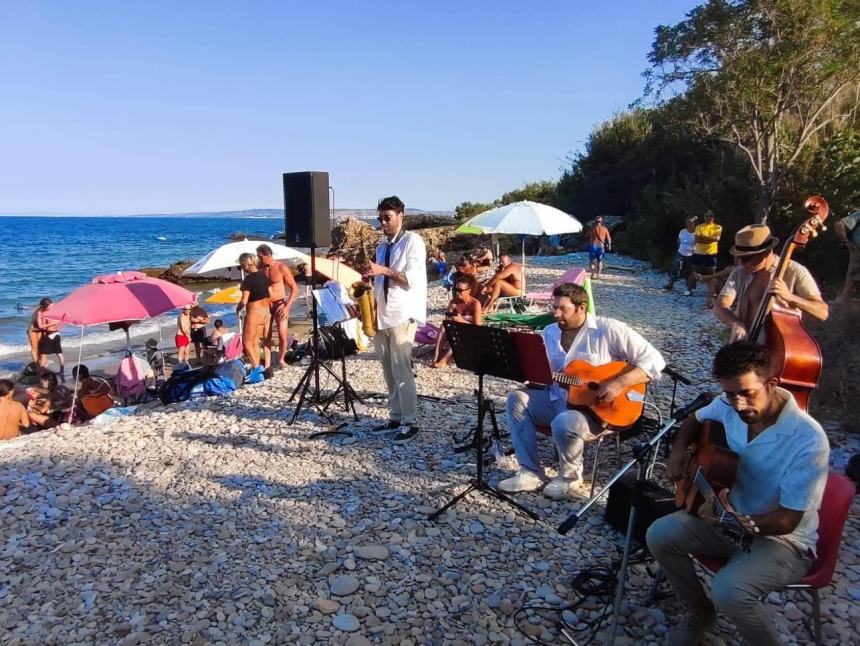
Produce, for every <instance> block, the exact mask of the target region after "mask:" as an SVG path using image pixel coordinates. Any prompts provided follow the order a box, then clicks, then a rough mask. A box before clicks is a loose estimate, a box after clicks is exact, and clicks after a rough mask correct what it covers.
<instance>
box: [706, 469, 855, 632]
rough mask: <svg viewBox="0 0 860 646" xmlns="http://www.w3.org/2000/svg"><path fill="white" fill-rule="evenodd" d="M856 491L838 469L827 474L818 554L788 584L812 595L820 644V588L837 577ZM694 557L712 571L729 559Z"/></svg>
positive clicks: (819, 516)
mask: <svg viewBox="0 0 860 646" xmlns="http://www.w3.org/2000/svg"><path fill="white" fill-rule="evenodd" d="M855 493H856V487H855V485H854V483H853V482H852V481H851V480H849V479H848V478H846V477H845V476H843V475H840V474H838V473H831V474H830V475H829V476H827V484H826V485H825V487H824V496H823V497H822V499H821V509H819V510H818V543H817V544H816V548H817V549H816V551H817V553H818V557H817V558H816V559H815V561H814V562H813V564H812V566H811V567H810V568H809V571H808V572H807V573H806V576H805V577H803V578H802V579H801V580H800V581H798V582H797V583H792V584H790V585H787V586H786V587H785V589H786V590H802V591H804V592H806V593H807V594H808V595H809V596H810V597H811V600H812V618H813V621H814V634H815V643H816V644H821V601H820V598H819V595H818V591H819V590H820V589H821V588H824V587H826V586H828V585H829V584H830V581H831V580H832V579H833V571H834V570H835V569H836V559H837V557H838V556H839V547H840V546H841V545H842V531H843V529H844V527H845V520H846V519H847V518H848V512H849V511H850V510H851V499H852V498H853V497H854V494H855ZM694 558H695V559H696V560H697V561H699V563H701V564H702V566H703V567H704V568H705V569H706V570H708V571H709V572H710V573H711V574H714V573H716V572H719V571H720V570H721V569H722V568H723V566H724V565H725V564H726V563H727V562H728V561H727V560H726V559H721V558H715V557H712V556H695V557H694Z"/></svg>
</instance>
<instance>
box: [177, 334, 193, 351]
mask: <svg viewBox="0 0 860 646" xmlns="http://www.w3.org/2000/svg"><path fill="white" fill-rule="evenodd" d="M173 339H174V340H175V341H176V347H177V348H184V347H185V346H187V345H188V344H189V343H191V340H190V339H189V338H188V337H187V336H185V335H184V334H177V335H176V336H175V337H173Z"/></svg>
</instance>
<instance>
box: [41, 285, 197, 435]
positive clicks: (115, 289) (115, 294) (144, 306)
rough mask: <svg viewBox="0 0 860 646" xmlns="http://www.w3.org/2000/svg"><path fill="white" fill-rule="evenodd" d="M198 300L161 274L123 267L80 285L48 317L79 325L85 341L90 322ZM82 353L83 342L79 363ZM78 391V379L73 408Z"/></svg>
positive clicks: (130, 317)
mask: <svg viewBox="0 0 860 646" xmlns="http://www.w3.org/2000/svg"><path fill="white" fill-rule="evenodd" d="M196 301H197V296H196V294H194V292H191V291H189V290H187V289H185V288H184V287H180V286H179V285H174V284H173V283H170V282H168V281H166V280H161V279H159V278H150V277H149V276H147V275H146V274H144V273H143V272H140V271H120V272H117V273H115V274H105V275H103V276H96V277H95V278H93V280H92V282H91V283H89V284H87V285H83V286H82V287H79V288H78V289H76V290H75V291H73V292H72V293H71V294H69V295H68V296H66V297H65V298H64V299H62V300H60V301H57V302H56V303H54V304H53V305H51V308H50V310H49V311H48V313H47V314H46V315H45V317H46V318H48V319H51V320H54V321H61V322H63V323H68V324H70V325H77V326H79V327H80V328H81V341H83V337H84V330H85V329H86V327H87V326H88V325H101V324H105V323H117V322H120V321H142V320H144V319H148V318H151V317H153V316H159V315H161V314H164V313H165V312H169V311H170V310H174V309H176V308H179V307H184V306H186V305H193V304H194V303H195V302H196ZM159 332H160V329H159ZM126 333H127V332H126ZM82 353H83V343H81V344H80V346H79V349H78V365H80V363H81V356H82ZM163 360H164V359H163V355H162V361H163ZM77 391H78V384H77V381H75V390H74V393H73V396H72V408H74V403H75V399H76V398H77ZM70 419H71V416H70Z"/></svg>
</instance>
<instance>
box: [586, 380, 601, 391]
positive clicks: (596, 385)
mask: <svg viewBox="0 0 860 646" xmlns="http://www.w3.org/2000/svg"><path fill="white" fill-rule="evenodd" d="M599 388H600V384H599V383H597V382H596V381H589V382H588V389H589V390H598V389H599Z"/></svg>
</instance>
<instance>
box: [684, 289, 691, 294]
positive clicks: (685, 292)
mask: <svg viewBox="0 0 860 646" xmlns="http://www.w3.org/2000/svg"><path fill="white" fill-rule="evenodd" d="M692 295H693V292H691V291H690V290H689V289H688V290H685V291H684V296H692Z"/></svg>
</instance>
